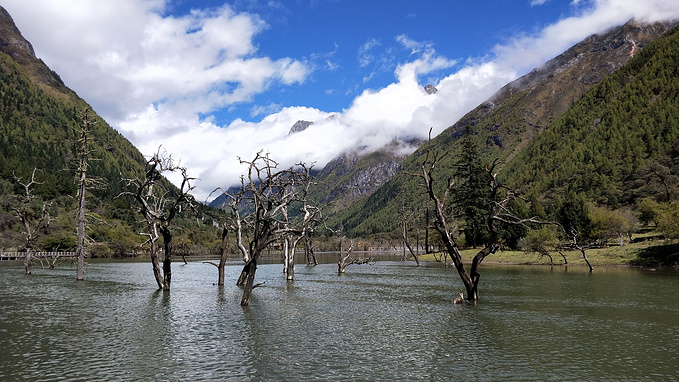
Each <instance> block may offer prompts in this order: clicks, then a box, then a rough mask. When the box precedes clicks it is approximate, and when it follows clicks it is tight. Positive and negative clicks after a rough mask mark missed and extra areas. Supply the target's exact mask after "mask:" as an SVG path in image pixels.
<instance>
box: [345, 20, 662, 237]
mask: <svg viewBox="0 0 679 382" xmlns="http://www.w3.org/2000/svg"><path fill="white" fill-rule="evenodd" d="M670 27H671V25H670V24H665V23H659V24H654V25H639V24H637V23H635V22H634V21H631V22H629V23H627V24H625V25H623V26H621V27H618V28H614V29H612V30H610V31H609V32H608V33H605V34H603V35H594V36H590V37H588V38H587V39H585V40H584V41H582V42H580V43H578V44H576V45H575V46H573V47H572V48H570V49H569V50H567V51H566V52H564V53H563V54H561V55H559V56H558V57H556V58H554V59H552V60H550V61H549V62H547V63H546V64H545V65H544V66H543V67H541V68H538V69H536V70H534V71H532V72H531V73H529V74H527V75H525V76H523V77H521V78H519V79H518V80H516V81H514V82H512V83H510V84H508V85H507V86H505V87H504V88H503V89H501V90H500V91H499V92H498V93H497V94H496V95H495V96H494V97H492V98H491V99H490V100H489V101H487V102H485V103H483V104H482V105H480V106H478V107H477V108H476V109H474V110H472V111H471V112H469V113H468V114H467V115H465V116H464V117H463V118H462V119H460V121H458V122H457V123H455V124H454V125H453V126H451V127H450V128H448V129H446V130H445V131H444V132H442V133H441V134H439V135H438V136H437V137H435V138H433V139H432V141H431V142H430V146H429V147H430V148H431V149H432V150H434V151H438V152H447V153H448V156H447V157H446V159H445V160H444V161H443V162H442V163H441V166H442V168H444V169H445V168H447V169H449V171H450V172H452V168H453V166H454V163H455V162H456V161H457V160H458V159H457V158H458V157H459V154H460V152H461V151H460V150H461V147H460V145H459V144H457V142H458V140H459V139H460V137H462V136H463V135H464V134H465V131H469V132H470V134H472V135H473V140H474V141H475V143H476V145H477V147H478V148H479V150H480V155H481V160H484V161H489V160H490V159H491V158H492V159H495V158H498V159H500V160H501V161H503V162H510V161H512V159H513V158H514V157H515V156H516V155H517V154H518V153H520V152H521V151H522V150H523V149H524V148H525V147H526V146H527V145H528V143H530V142H531V140H532V139H533V138H534V137H536V136H539V135H540V134H541V133H542V131H544V130H545V128H546V127H547V126H548V125H549V124H550V123H551V122H553V121H554V120H556V119H557V118H558V117H559V116H560V115H561V114H563V113H564V112H565V111H566V110H568V109H569V107H571V106H572V105H574V104H575V103H576V102H577V101H578V100H579V99H580V98H581V97H582V95H583V94H584V93H585V92H586V91H588V89H591V88H592V87H593V86H594V85H596V84H598V83H599V82H601V80H602V79H604V78H606V77H607V76H608V75H610V74H611V73H613V72H614V71H615V70H616V69H618V68H620V67H622V66H623V65H625V64H626V63H627V62H628V61H629V60H630V58H631V57H632V56H633V54H634V53H636V52H639V51H642V48H643V47H644V46H645V45H647V44H648V43H650V42H652V41H654V40H655V39H657V38H658V37H659V36H661V35H662V34H663V33H664V32H666V31H667V30H669V28H670ZM425 152H426V149H425V147H424V146H423V147H420V149H418V150H417V151H416V152H415V153H413V154H412V155H410V156H409V157H408V158H407V159H406V160H405V161H404V163H403V165H402V169H401V171H400V172H399V173H398V174H396V175H395V176H394V177H393V178H392V179H391V180H390V181H389V182H387V183H386V184H385V185H384V186H382V187H380V189H378V190H377V191H376V192H375V193H374V194H372V195H371V196H370V197H369V198H367V199H365V200H362V201H359V202H358V203H355V204H354V205H352V206H351V207H350V208H348V209H346V210H344V211H342V212H340V213H338V214H337V215H335V216H333V218H332V224H334V225H340V224H341V225H342V226H344V227H345V228H346V229H348V231H349V232H350V233H351V234H353V235H369V234H374V233H378V232H389V231H392V230H394V229H395V228H396V227H397V224H398V219H397V216H398V214H397V211H398V208H397V206H396V204H397V201H396V200H395V199H396V197H397V196H398V195H407V199H409V200H410V202H411V203H413V204H418V203H419V204H422V203H424V201H423V198H422V196H421V190H419V189H418V187H417V184H416V183H417V180H416V179H415V178H413V177H411V176H409V174H412V173H417V172H418V166H419V163H420V162H421V161H422V158H423V155H424V154H425Z"/></svg>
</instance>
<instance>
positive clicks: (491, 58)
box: [0, 0, 679, 199]
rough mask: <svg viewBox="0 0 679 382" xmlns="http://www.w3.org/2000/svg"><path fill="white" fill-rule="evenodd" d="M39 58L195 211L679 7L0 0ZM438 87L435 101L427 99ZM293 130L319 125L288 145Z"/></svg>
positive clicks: (630, 0)
mask: <svg viewBox="0 0 679 382" xmlns="http://www.w3.org/2000/svg"><path fill="white" fill-rule="evenodd" d="M0 5H2V6H3V7H4V8H5V9H6V10H7V11H8V12H9V13H10V15H11V16H12V17H13V19H14V21H15V23H16V24H17V26H18V28H19V29H20V30H21V32H22V34H23V35H24V37H26V38H27V39H28V40H29V41H30V42H31V43H32V45H33V47H34V49H35V52H36V56H38V57H39V58H41V59H43V61H44V62H45V63H47V64H48V65H49V66H50V68H51V69H53V70H55V71H56V72H57V73H59V75H60V76H61V78H62V79H63V80H64V82H65V83H66V85H67V86H69V87H70V88H71V89H73V90H75V91H76V92H77V93H78V94H79V95H80V96H81V97H83V98H84V99H85V100H86V101H87V102H88V103H90V104H91V105H92V106H93V108H94V110H95V111H96V112H97V113H99V114H100V115H101V116H102V117H104V118H105V119H106V120H107V122H108V123H109V124H110V125H111V126H112V127H113V128H115V129H116V130H118V131H119V132H120V133H121V134H123V135H124V136H125V137H126V138H128V139H129V140H130V141H131V142H132V143H133V144H135V146H137V147H138V148H139V149H140V151H141V152H142V153H143V154H145V155H151V154H153V152H155V151H156V150H158V148H159V147H162V149H164V150H167V151H168V152H169V153H171V154H172V155H173V157H174V158H175V159H177V160H180V161H181V163H182V165H184V166H186V167H187V168H188V170H189V174H190V175H191V176H194V177H198V178H200V180H199V181H198V183H197V186H198V187H197V189H196V196H197V197H198V198H199V199H205V198H207V195H208V194H209V193H210V191H212V190H213V189H215V188H216V187H223V186H230V185H233V184H235V183H237V182H238V177H239V174H240V173H241V172H242V170H243V169H242V168H240V167H239V165H238V160H237V158H238V157H242V158H251V157H252V156H253V155H254V154H255V153H256V152H258V151H260V150H264V151H267V152H269V153H270V155H271V157H272V158H274V159H276V160H278V161H279V162H280V163H281V166H290V165H293V164H295V163H298V162H300V161H303V162H306V163H315V165H316V167H317V168H322V167H323V166H324V165H325V164H326V163H327V162H328V161H330V160H332V159H333V158H335V157H337V155H339V154H341V153H343V152H357V153H367V152H370V151H372V150H376V149H379V148H381V147H383V146H385V145H387V144H393V143H397V144H398V145H399V146H398V147H399V150H400V152H401V153H403V154H407V153H409V152H411V151H412V150H414V147H411V146H409V145H408V143H407V142H408V141H409V140H410V139H411V138H421V139H424V138H426V136H427V133H428V131H429V128H430V127H431V128H433V132H434V134H438V133H440V132H441V131H443V130H444V129H445V128H447V127H448V126H450V125H452V124H454V123H455V122H456V121H457V120H458V119H459V118H461V117H462V116H463V115H464V114H465V113H466V112H468V111H469V110H471V109H473V108H474V107H476V106H477V105H478V104H480V103H482V102H483V101H485V100H487V99H488V98H490V97H492V95H493V93H495V92H496V91H497V90H498V89H500V88H501V87H502V86H504V85H505V84H507V83H508V82H510V81H512V80H514V79H516V78H518V77H519V76H521V75H522V74H525V73H526V72H528V71H530V70H531V69H533V68H535V67H538V66H540V65H542V64H543V63H544V62H545V61H547V60H549V59H551V58H553V57H555V56H556V55H558V54H560V53H562V52H563V51H564V50H566V49H568V48H569V47H570V46H572V45H573V44H575V43H577V42H579V41H581V40H582V39H584V38H585V37H587V36H589V35H591V34H594V33H601V32H604V31H606V30H607V29H608V28H611V27H613V26H617V25H622V24H624V23H625V22H627V21H628V20H630V19H632V18H636V19H637V20H639V21H641V22H653V21H659V20H668V19H677V18H679V1H677V0H643V1H642V0H511V1H510V0H494V1H467V0H438V1H433V0H419V1H405V0H391V1H359V0H234V1H217V0H208V1H205V0H204V1H188V0H115V1H114V0H59V1H53V0H0ZM427 84H432V85H434V86H435V87H436V88H437V89H438V93H436V94H434V95H429V94H426V92H424V90H423V87H424V86H425V85H427ZM298 120H307V121H311V122H313V125H311V126H310V127H309V128H308V129H307V130H305V131H304V132H301V133H296V134H292V135H290V134H288V132H289V130H290V128H291V127H292V125H293V124H294V123H295V122H296V121H298Z"/></svg>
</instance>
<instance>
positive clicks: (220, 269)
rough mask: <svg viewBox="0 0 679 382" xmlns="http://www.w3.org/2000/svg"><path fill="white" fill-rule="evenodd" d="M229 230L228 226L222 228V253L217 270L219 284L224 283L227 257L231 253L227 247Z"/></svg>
mask: <svg viewBox="0 0 679 382" xmlns="http://www.w3.org/2000/svg"><path fill="white" fill-rule="evenodd" d="M228 232H229V231H228V230H227V229H226V227H225V228H224V229H223V230H222V255H221V257H220V258H219V265H218V266H217V272H218V273H219V278H218V279H217V285H219V286H223V285H224V267H225V266H226V257H227V255H228V253H229V251H228V248H227V234H228Z"/></svg>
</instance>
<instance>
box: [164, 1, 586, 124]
mask: <svg viewBox="0 0 679 382" xmlns="http://www.w3.org/2000/svg"><path fill="white" fill-rule="evenodd" d="M199 4H200V6H201V7H206V8H210V7H212V8H216V7H220V6H222V5H223V1H204V2H200V3H199ZM195 6H196V2H194V1H182V2H176V3H173V4H171V5H170V6H169V7H168V9H167V12H168V13H169V14H173V15H183V14H187V13H189V12H190V11H191V9H192V8H195ZM232 6H233V9H234V10H236V11H238V12H248V13H253V14H257V15H259V16H260V17H262V18H263V20H264V21H265V22H266V23H267V24H268V26H267V28H266V29H265V30H263V31H262V32H261V33H260V34H259V35H258V36H257V38H256V44H257V45H258V50H259V51H261V52H265V53H266V55H267V56H269V57H272V58H273V59H279V58H283V57H296V58H300V59H302V60H304V61H305V62H307V63H308V64H309V65H310V66H311V67H312V68H313V72H312V73H311V74H310V76H309V77H308V78H307V80H306V81H305V83H304V84H303V86H293V87H279V88H277V89H272V91H270V92H267V93H262V94H257V95H256V96H255V97H254V98H253V100H252V102H247V103H243V104H239V105H234V106H233V107H232V108H230V109H229V110H224V111H222V112H221V113H218V114H217V115H219V116H220V118H219V119H220V121H221V122H224V123H228V121H229V120H232V119H235V118H242V119H244V120H251V121H254V120H257V119H261V117H262V114H259V113H258V111H259V110H260V109H262V110H267V106H271V108H269V109H268V110H276V111H277V109H279V108H280V107H285V106H309V107H315V108H319V109H321V110H326V111H335V110H342V109H344V108H347V107H349V106H350V105H351V102H352V100H353V98H355V97H356V96H357V95H359V94H360V92H361V91H363V90H364V89H379V88H382V87H385V86H387V85H389V84H390V83H392V82H393V81H394V80H395V77H394V70H395V69H396V66H397V65H398V64H399V63H402V62H407V61H408V60H409V59H412V49H409V48H407V47H405V46H403V44H401V43H399V42H398V41H397V37H398V36H401V35H405V36H407V37H408V38H410V39H412V40H414V41H418V42H426V43H431V44H432V45H433V47H434V49H435V50H436V52H437V53H438V54H440V55H442V56H445V57H449V58H453V59H456V60H459V63H458V64H457V65H455V66H453V67H452V68H446V69H442V70H438V71H433V72H431V73H427V76H423V77H422V78H420V80H421V81H422V83H423V84H424V85H426V83H436V82H438V80H440V78H443V77H445V76H446V75H448V74H449V73H450V69H452V70H455V68H458V69H459V68H460V67H462V66H463V65H464V62H465V60H467V59H480V58H483V57H485V56H487V55H488V54H490V53H491V51H492V49H493V47H494V46H495V45H497V44H501V43H503V42H505V41H507V40H509V39H511V38H512V37H514V36H516V35H518V34H522V33H532V32H534V31H537V30H539V29H541V28H543V27H545V26H547V25H549V24H550V23H552V22H554V21H555V20H559V19H560V18H562V17H565V16H567V15H570V14H574V13H578V12H580V8H582V7H581V6H578V5H574V4H571V2H570V1H563V0H561V1H552V2H550V3H548V4H545V5H543V6H537V5H531V3H530V2H528V1H517V0H501V1H497V0H494V1H473V2H470V1H440V0H438V1H433V0H425V1H408V0H406V1H403V0H396V1H357V0H354V1H348V2H347V1H344V2H343V1H327V0H326V1H320V0H319V1H289V2H283V3H282V5H276V6H272V5H269V4H262V3H259V2H251V1H242V2H234V3H232ZM508 15H511V17H507V16H508ZM253 105H254V106H253ZM277 105H278V107H277ZM253 108H254V109H255V110H253Z"/></svg>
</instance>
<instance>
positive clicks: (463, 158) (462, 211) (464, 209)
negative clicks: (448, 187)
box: [453, 127, 490, 247]
mask: <svg viewBox="0 0 679 382" xmlns="http://www.w3.org/2000/svg"><path fill="white" fill-rule="evenodd" d="M460 141H461V143H460V144H461V145H462V154H461V155H460V157H459V161H458V162H457V163H456V164H455V172H454V179H455V182H456V183H457V187H456V188H455V189H454V191H453V208H454V209H455V210H456V211H458V212H459V216H461V217H462V219H463V223H462V228H463V229H464V237H465V241H466V243H467V245H469V246H472V247H478V246H481V245H484V244H485V243H486V242H487V241H488V227H487V218H488V200H489V198H490V188H489V187H488V173H487V172H486V170H485V167H484V165H483V164H482V162H481V157H480V155H479V150H478V147H477V144H476V142H475V140H474V132H473V130H472V129H471V128H469V127H468V128H467V129H466V131H465V135H464V136H463V137H462V138H461V139H460Z"/></svg>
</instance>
